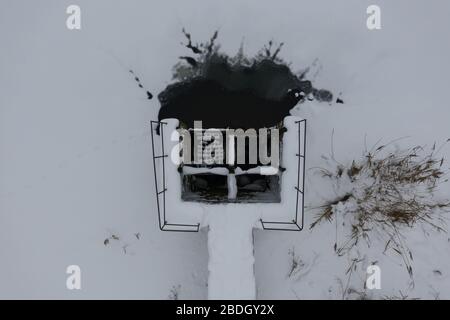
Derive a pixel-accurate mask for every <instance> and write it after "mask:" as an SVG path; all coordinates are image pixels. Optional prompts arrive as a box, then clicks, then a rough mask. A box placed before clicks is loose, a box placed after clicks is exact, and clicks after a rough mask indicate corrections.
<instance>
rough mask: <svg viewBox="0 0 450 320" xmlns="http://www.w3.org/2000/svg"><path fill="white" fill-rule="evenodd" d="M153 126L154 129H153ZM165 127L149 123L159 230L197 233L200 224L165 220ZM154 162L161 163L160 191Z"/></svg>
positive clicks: (160, 124) (164, 123)
mask: <svg viewBox="0 0 450 320" xmlns="http://www.w3.org/2000/svg"><path fill="white" fill-rule="evenodd" d="M154 125H155V128H154ZM165 125H167V123H166V122H161V121H150V129H151V137H152V156H153V170H154V174H155V193H156V207H157V209H158V222H159V229H160V230H161V231H175V232H177V231H178V232H198V230H199V229H200V224H199V223H198V224H182V223H170V222H168V221H167V218H166V192H167V185H166V165H165V159H166V158H168V155H167V154H166V153H165V150H164V126H165ZM158 127H159V134H160V137H161V153H162V154H160V155H157V154H156V152H155V138H154V135H155V129H156V128H158ZM156 161H161V162H162V166H161V167H162V173H161V178H162V190H160V189H159V185H158V172H157V169H156V168H157V166H156Z"/></svg>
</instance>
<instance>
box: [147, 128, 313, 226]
mask: <svg viewBox="0 0 450 320" xmlns="http://www.w3.org/2000/svg"><path fill="white" fill-rule="evenodd" d="M295 123H297V124H298V152H297V153H296V156H297V158H298V163H297V184H296V186H293V188H294V189H295V190H296V200H295V201H296V203H295V215H294V217H293V219H292V221H290V222H285V221H264V220H262V219H261V220H260V222H261V225H262V228H263V229H264V230H277V231H301V230H303V226H304V207H305V199H304V190H305V159H306V158H305V155H306V120H305V119H303V120H300V121H296V122H295ZM164 125H167V123H165V122H161V121H150V126H151V142H152V156H153V169H154V175H155V193H156V205H157V210H158V221H159V228H160V230H162V231H178V232H198V231H199V229H200V224H181V223H170V222H168V221H167V219H166V192H167V190H168V189H167V185H166V177H165V170H166V169H165V158H167V157H168V155H167V154H165V150H164ZM154 126H155V128H158V127H159V135H160V137H161V152H162V154H160V155H157V154H156V152H155V138H154V134H155V128H154ZM156 161H162V174H161V176H162V190H159V187H158V173H157V169H156V168H157V166H156ZM160 198H162V199H160ZM300 198H301V199H300ZM299 211H300V214H299ZM299 216H300V217H299ZM299 218H300V220H299Z"/></svg>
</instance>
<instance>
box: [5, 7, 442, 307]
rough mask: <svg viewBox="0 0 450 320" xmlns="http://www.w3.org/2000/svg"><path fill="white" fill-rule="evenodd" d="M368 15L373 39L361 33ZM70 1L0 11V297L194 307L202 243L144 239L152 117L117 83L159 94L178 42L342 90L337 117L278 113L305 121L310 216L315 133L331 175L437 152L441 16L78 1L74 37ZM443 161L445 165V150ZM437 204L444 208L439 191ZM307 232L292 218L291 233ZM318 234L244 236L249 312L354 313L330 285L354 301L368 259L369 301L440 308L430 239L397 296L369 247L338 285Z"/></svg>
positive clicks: (148, 233)
mask: <svg viewBox="0 0 450 320" xmlns="http://www.w3.org/2000/svg"><path fill="white" fill-rule="evenodd" d="M374 3H376V4H378V5H380V7H381V13H382V29H381V30H377V31H369V30H368V29H367V28H366V17H367V15H366V8H367V6H368V5H370V4H374ZM70 4H73V1H65V0H64V1H56V0H55V1H50V0H42V1H17V0H9V1H8V0H1V1H0V6H1V7H0V41H1V42H0V43H1V48H2V49H1V50H0V91H1V95H0V257H1V259H0V260H1V265H0V298H65V299H78V298H143V299H145V298H159V299H166V298H174V297H178V298H181V299H183V298H185V299H195V298H199V299H203V298H206V297H207V281H208V247H207V234H206V232H205V231H201V232H200V233H189V234H183V233H172V232H169V233H164V232H160V231H159V230H158V226H157V216H156V208H155V204H154V186H153V172H152V167H151V165H152V164H151V148H150V137H149V134H150V130H149V120H150V119H156V115H157V111H158V108H159V103H158V101H157V99H155V98H154V99H153V100H151V101H148V100H147V99H146V96H145V93H144V92H143V91H141V90H139V88H137V86H136V83H135V82H134V81H133V80H132V78H131V77H130V74H129V73H128V69H130V68H132V69H133V70H134V71H135V72H136V73H137V74H138V75H139V76H140V78H141V81H142V83H143V84H144V85H145V86H146V87H147V88H148V89H150V91H151V92H152V93H153V94H156V93H158V92H160V91H161V90H162V89H164V87H165V86H166V85H167V84H168V83H169V82H170V80H171V68H172V66H173V64H174V63H175V62H176V61H177V59H178V56H180V55H182V54H183V53H184V50H183V48H182V46H181V45H180V41H182V40H183V39H182V35H181V32H180V31H181V28H182V27H186V28H187V29H188V30H189V31H190V32H191V33H192V34H193V36H194V37H195V38H196V39H198V40H203V39H207V38H208V37H209V36H210V35H211V33H212V32H213V30H215V29H216V28H219V30H220V37H219V39H220V43H222V49H223V50H224V51H227V52H229V53H234V52H236V51H237V50H238V48H239V46H240V43H241V41H242V40H243V41H244V44H245V48H246V51H247V52H248V53H250V54H253V53H255V52H256V51H257V50H258V49H259V48H261V46H262V45H263V44H264V43H266V41H267V40H269V39H271V38H273V39H275V40H277V41H284V42H285V46H284V48H283V51H282V54H281V56H282V57H283V58H285V59H286V60H287V61H292V65H293V68H298V69H301V68H304V67H306V66H308V65H311V64H313V62H314V61H315V67H314V69H315V70H317V75H316V76H315V77H314V84H315V85H316V86H317V87H323V88H327V89H330V90H332V91H333V92H335V93H339V92H342V98H343V99H344V100H345V104H344V105H341V104H338V105H336V104H332V105H331V106H330V105H327V104H320V103H316V102H307V103H305V104H302V105H300V107H299V108H298V110H295V111H293V113H294V114H296V115H299V116H300V117H302V118H306V119H307V120H308V148H307V168H308V169H309V170H308V172H307V185H306V188H307V189H306V205H307V206H308V207H309V208H312V207H314V206H317V205H320V204H322V203H323V202H324V201H326V200H329V199H330V198H333V194H332V190H331V187H330V186H329V185H328V184H327V183H326V180H324V179H323V178H321V177H320V175H318V174H316V173H315V170H314V169H313V168H314V167H317V166H324V165H325V164H326V162H325V160H324V159H323V157H322V156H323V155H329V153H330V147H331V137H332V136H333V141H334V143H333V149H334V155H335V158H336V159H338V160H339V161H341V162H347V161H351V160H352V159H354V158H358V157H359V156H361V154H362V152H363V149H364V144H365V142H364V140H366V144H367V145H369V146H370V145H373V144H375V143H376V142H377V141H378V140H379V139H383V141H384V142H389V141H391V140H394V139H397V138H400V137H408V138H405V139H402V140H399V141H398V142H396V144H397V145H400V146H403V147H408V146H415V145H418V144H427V145H432V144H433V143H434V142H435V141H436V142H438V143H440V142H443V141H445V140H446V139H447V138H450V128H449V119H450V108H449V107H450V106H449V105H448V104H449V99H448V88H447V87H448V85H449V83H450V62H449V60H448V57H449V56H450V43H449V42H448V40H446V39H447V33H448V30H450V20H449V19H448V16H449V14H450V3H449V2H448V1H445V0H436V1H433V2H432V3H428V2H426V1H421V0H415V1H406V0H404V1H375V2H374V1H361V0H346V1H339V2H338V1H332V0H328V1H323V0H322V1H298V0H292V1H279V2H278V3H277V4H275V3H274V2H273V1H261V0H258V1H257V0H252V1H238V0H230V1H227V2H224V1H210V0H201V1H148V2H145V3H144V2H143V1H137V0H135V1H126V2H125V1H106V0H103V1H100V0H97V1H87V0H79V1H76V4H78V5H79V6H80V7H81V10H82V30H80V31H69V30H68V29H67V28H66V25H65V20H66V17H67V15H66V13H65V11H66V8H67V6H68V5H70ZM333 131H334V134H332V132H333ZM365 137H366V138H365ZM442 154H443V155H444V156H445V157H446V158H447V159H450V150H449V149H448V148H444V149H443V151H442ZM447 167H448V164H447ZM441 192H442V193H443V194H444V195H449V196H450V186H449V185H448V184H443V185H442V186H441ZM314 218H315V214H314V212H313V210H307V211H306V216H305V225H306V226H309V224H311V223H312V222H313V221H314ZM335 228H336V227H335V224H334V223H326V222H324V223H322V224H320V225H319V226H318V227H316V228H315V229H313V230H311V231H310V230H308V228H306V229H305V230H304V231H303V232H299V233H293V232H289V233H281V232H272V231H255V234H254V237H255V238H254V239H255V242H254V249H255V272H256V283H257V288H256V289H257V297H258V298H261V299H283V298H287V299H297V298H319V299H341V298H343V297H344V298H358V296H359V295H358V294H353V295H344V294H343V288H347V287H352V288H354V289H355V290H356V291H362V290H363V288H362V286H363V283H364V277H365V268H366V267H367V265H368V264H370V263H371V262H374V261H377V264H378V265H379V266H380V268H381V274H382V278H381V287H382V288H381V290H367V291H366V294H367V296H368V297H372V298H383V297H385V296H390V297H392V296H402V295H406V296H408V297H409V298H424V299H434V298H437V297H438V298H441V299H443V298H447V299H448V298H450V277H449V276H450V275H449V274H448V270H450V242H449V236H448V235H447V234H445V233H436V232H435V231H433V230H429V229H428V228H426V229H425V231H427V233H425V232H424V229H423V228H421V227H417V228H414V229H411V230H407V231H405V236H406V240H407V241H408V245H409V247H410V248H411V250H412V251H413V254H414V259H413V268H414V286H412V285H411V279H410V277H409V275H408V274H407V272H406V271H405V266H403V265H401V262H402V261H401V259H399V257H398V256H396V255H395V254H393V253H390V252H386V253H385V254H382V252H380V244H373V245H372V247H371V248H370V249H368V248H367V247H364V246H360V247H359V250H360V252H359V255H358V256H359V257H360V258H363V259H364V262H362V263H360V264H358V268H357V270H356V271H354V272H347V269H348V268H349V266H351V264H352V261H351V258H352V257H338V256H337V255H336V254H335V252H334V250H333V245H334V243H335V241H336V239H335V238H336V232H335ZM107 239H108V241H105V240H107ZM381 251H382V250H381ZM293 257H294V258H293ZM293 260H295V261H297V265H298V266H299V267H298V268H296V269H295V270H294V271H292V268H291V266H292V261H293ZM72 264H76V265H79V266H80V267H81V270H82V289H81V290H79V291H77V290H67V288H66V278H67V274H66V267H67V266H68V265H72Z"/></svg>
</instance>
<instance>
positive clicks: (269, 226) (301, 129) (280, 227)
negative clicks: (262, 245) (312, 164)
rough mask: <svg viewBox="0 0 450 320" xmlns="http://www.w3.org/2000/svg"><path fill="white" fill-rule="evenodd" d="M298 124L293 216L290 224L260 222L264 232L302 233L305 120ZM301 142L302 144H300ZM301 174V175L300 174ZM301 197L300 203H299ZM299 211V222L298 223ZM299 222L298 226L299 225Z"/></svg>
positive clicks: (303, 219)
mask: <svg viewBox="0 0 450 320" xmlns="http://www.w3.org/2000/svg"><path fill="white" fill-rule="evenodd" d="M295 123H297V124H298V152H297V153H296V156H297V158H298V162H297V185H296V186H293V188H294V189H295V190H296V200H295V201H296V202H295V216H294V218H293V219H292V221H291V222H284V221H264V220H262V219H261V220H260V221H261V225H262V228H263V229H264V230H276V231H302V230H303V226H304V222H305V214H304V209H305V168H306V166H305V162H306V161H305V160H306V158H305V155H306V119H303V120H300V121H296V122H295ZM302 142H303V143H302ZM300 172H301V173H300ZM300 197H301V201H300ZM299 210H300V211H301V214H300V221H299ZM299 222H300V225H299Z"/></svg>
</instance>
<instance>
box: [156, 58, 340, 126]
mask: <svg viewBox="0 0 450 320" xmlns="http://www.w3.org/2000/svg"><path fill="white" fill-rule="evenodd" d="M181 58H182V59H184V60H186V59H187V57H181ZM191 59H194V58H191ZM280 61H281V60H276V59H270V58H265V59H259V60H258V59H255V60H254V61H253V63H252V64H251V65H249V64H248V63H245V64H244V63H242V64H241V63H235V62H230V58H229V57H228V56H226V55H223V54H218V53H212V54H210V55H208V56H206V58H205V57H203V60H202V61H200V62H198V63H197V62H196V61H195V62H194V61H192V60H191V61H190V62H191V63H190V68H191V69H192V76H190V77H187V78H186V79H183V80H181V81H178V82H176V83H174V84H171V85H169V86H168V87H167V88H166V89H165V90H164V91H162V92H161V93H160V94H159V95H158V99H159V101H160V103H161V109H160V111H159V115H158V118H159V120H162V119H165V118H177V119H179V120H180V121H181V122H183V123H184V124H185V125H186V126H187V127H192V126H193V122H194V121H197V120H201V121H202V122H203V128H242V129H247V128H255V129H258V128H262V127H272V126H274V125H276V124H278V123H279V122H281V121H282V120H283V118H284V117H286V116H287V115H289V111H290V110H291V109H292V108H293V107H294V106H295V105H297V104H298V103H299V102H302V101H303V99H304V98H305V96H314V97H315V98H316V99H317V100H319V101H331V100H332V98H333V95H332V94H331V92H329V91H327V90H317V89H315V88H313V86H312V84H311V82H310V81H308V80H304V79H300V78H299V77H297V76H296V75H295V74H294V72H292V70H291V69H290V67H289V66H288V65H287V64H284V63H283V62H280Z"/></svg>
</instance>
